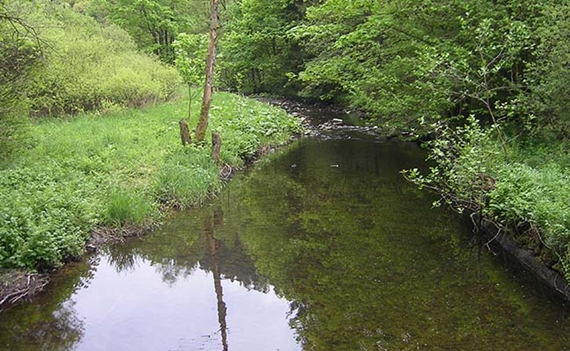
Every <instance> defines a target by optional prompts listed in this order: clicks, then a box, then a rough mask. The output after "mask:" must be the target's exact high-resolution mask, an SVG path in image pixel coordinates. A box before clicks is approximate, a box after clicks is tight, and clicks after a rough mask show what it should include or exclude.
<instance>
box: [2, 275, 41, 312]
mask: <svg viewBox="0 0 570 351" xmlns="http://www.w3.org/2000/svg"><path fill="white" fill-rule="evenodd" d="M48 282H49V277H48V275H47V274H38V273H27V272H25V271H21V270H8V271H3V272H2V271H0V311H3V310H4V309H5V308H6V307H7V306H10V305H13V304H15V303H17V302H19V301H21V300H23V299H26V298H29V297H31V296H33V295H35V294H37V293H38V292H40V291H42V290H43V288H44V287H45V286H46V285H47V283H48Z"/></svg>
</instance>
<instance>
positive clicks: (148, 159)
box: [0, 1, 299, 269]
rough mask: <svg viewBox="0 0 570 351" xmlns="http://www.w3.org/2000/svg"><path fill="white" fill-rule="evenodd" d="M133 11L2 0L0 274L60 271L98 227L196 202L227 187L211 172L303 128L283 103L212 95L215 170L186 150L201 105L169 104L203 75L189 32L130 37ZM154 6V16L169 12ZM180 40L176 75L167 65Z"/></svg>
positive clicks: (132, 222)
mask: <svg viewBox="0 0 570 351" xmlns="http://www.w3.org/2000/svg"><path fill="white" fill-rule="evenodd" d="M184 4H185V2H180V4H179V5H180V8H182V7H184V6H185V5H184ZM131 5H133V4H130V3H129V2H124V3H122V2H117V3H115V2H112V3H111V2H109V3H107V2H102V1H87V2H75V3H65V2H57V1H39V2H34V3H32V2H17V1H0V10H1V11H0V20H1V21H0V41H2V43H3V48H5V49H6V50H2V52H0V61H1V62H2V63H3V65H2V67H0V70H1V71H2V77H1V78H0V79H2V81H1V83H2V85H1V90H0V93H1V95H0V99H1V102H2V105H1V106H2V110H0V122H1V126H2V129H1V133H2V134H1V135H0V142H1V143H2V145H1V146H2V147H1V148H0V150H2V151H1V152H2V153H1V155H0V157H1V159H0V161H1V163H0V268H27V269H42V268H50V267H54V266H58V265H60V264H62V262H64V261H65V260H66V259H67V258H69V257H72V256H75V255H79V254H81V253H82V252H83V250H84V246H85V243H86V241H87V240H88V239H89V236H90V234H91V233H92V232H93V231H94V230H96V229H97V228H101V227H108V228H116V229H119V230H131V229H132V228H144V227H146V226H149V225H151V224H154V223H156V222H157V221H159V215H160V209H161V208H164V207H165V206H166V207H176V208H187V207H190V206H195V205H198V204H201V203H202V202H203V201H205V200H206V199H208V198H209V197H210V196H212V195H213V194H215V193H216V192H217V191H218V190H219V189H220V187H221V186H222V185H223V180H221V178H220V177H219V172H220V167H225V168H224V171H225V172H226V173H227V171H228V169H230V168H235V167H240V166H243V164H244V162H245V160H247V159H250V158H251V157H253V156H254V155H255V154H256V152H257V150H258V149H259V147H260V146H261V145H276V144H282V143H285V142H287V141H288V140H289V139H290V137H291V134H293V133H294V132H296V131H298V130H299V123H298V121H297V120H296V119H294V118H292V117H290V116H288V115H287V114H286V113H285V112H284V111H282V110H279V109H277V108H273V107H271V106H269V105H266V104H262V103H258V102H255V101H252V100H247V99H245V98H242V97H239V96H235V95H230V94H227V93H218V94H216V96H215V98H214V103H213V106H212V108H211V111H210V127H211V128H210V129H211V130H215V131H217V132H218V133H219V134H220V135H221V136H222V139H223V147H222V153H221V160H220V164H216V163H215V162H214V161H213V160H212V159H211V156H210V152H211V151H210V148H209V147H207V146H205V145H208V144H207V143H205V144H204V145H193V146H186V147H184V146H182V145H181V143H180V134H179V130H178V128H179V124H178V121H179V120H180V119H181V118H183V117H186V116H188V115H189V108H190V110H197V109H198V106H197V102H195V101H194V103H192V101H189V102H187V101H178V100H175V101H171V102H168V100H172V98H173V97H177V96H178V95H179V94H178V92H179V91H180V87H181V83H182V82H185V83H187V84H189V86H191V87H193V86H195V85H197V81H198V80H199V79H200V74H199V66H200V62H199V53H197V52H195V51H196V50H198V49H197V48H195V47H192V46H191V45H190V44H192V42H191V41H190V39H191V38H196V35H190V34H188V35H186V37H185V36H184V35H182V34H180V35H179V37H178V44H175V43H174V37H173V36H171V34H164V35H165V36H166V37H167V39H165V40H166V41H163V39H164V38H161V39H160V42H159V43H152V42H151V41H148V38H147V39H144V38H143V37H142V36H140V35H139V36H137V40H138V41H139V42H137V43H135V41H134V40H133V39H132V38H131V36H130V35H129V34H128V33H129V32H131V31H132V30H133V28H132V26H133V25H134V24H135V23H138V22H137V21H136V18H135V17H132V16H134V14H136V13H137V12H136V11H135V10H134V9H130V8H129V7H128V6H131ZM151 5H153V3H152V2H150V1H147V2H145V1H142V2H140V3H138V6H141V7H140V9H143V8H146V7H145V6H151ZM133 6H134V5H133ZM157 6H158V5H157ZM157 6H155V7H152V9H153V11H157V12H156V13H155V15H153V16H155V17H153V18H154V19H155V20H159V19H160V18H158V17H156V16H159V14H160V11H166V12H165V13H168V11H167V10H168V8H167V7H165V6H162V7H161V6H158V7H157ZM141 11H142V10H141ZM180 11H182V10H180ZM180 13H181V12H180ZM88 14H91V15H92V16H88ZM121 16H127V17H121ZM129 16H131V17H129ZM193 18H194V19H195V20H196V23H199V21H198V19H199V18H201V14H195V16H194V17H193ZM171 20H172V21H176V20H177V18H176V16H174V17H172V18H171ZM160 22H161V23H160V26H162V25H167V26H169V24H168V23H166V24H164V23H163V21H160ZM187 22H188V23H190V22H191V21H190V19H188V21H187ZM125 23H128V24H129V26H126V25H125V28H124V29H123V28H121V27H119V26H118V25H124V24H125ZM188 23H187V25H186V27H185V28H189V24H188ZM148 25H149V26H150V24H148ZM156 25H157V26H158V25H159V24H156ZM196 26H198V27H199V25H198V24H197V25H196ZM145 28H146V27H145ZM161 28H162V27H161ZM169 28H170V27H169ZM180 28H182V27H180ZM157 30H158V29H157ZM131 33H133V34H136V33H138V32H131ZM169 33H170V32H169ZM184 38H188V40H184ZM4 44H5V45H4ZM158 44H161V45H162V44H164V45H166V46H167V47H166V48H164V47H162V48H158V47H156V45H158ZM137 45H138V47H137ZM145 45H147V46H148V47H145ZM153 45H154V46H153ZM177 45H178V48H179V50H178V52H177V53H178V57H179V58H178V60H177V61H176V64H177V68H178V70H177V69H176V67H173V66H169V65H168V62H169V61H172V59H173V56H172V55H174V53H175V52H176V51H175V50H174V48H175V47H177ZM189 45H190V46H189ZM149 48H150V50H149ZM141 50H142V51H141ZM143 51H149V52H154V53H155V54H156V55H157V56H152V55H148V54H145V53H144V52H143ZM169 52H170V53H169ZM160 59H162V60H163V61H165V62H161V61H160ZM172 63H173V62H172ZM197 66H198V67H197ZM178 71H180V73H181V74H182V75H181V74H180V73H179V72H178ZM194 90H196V89H194ZM157 102H163V103H162V104H159V105H156V104H155V103H157ZM150 105H152V106H150ZM145 106H146V107H145ZM133 107H135V108H137V109H132V108H133ZM142 107H145V108H142ZM127 108H131V109H127ZM141 108H142V109H141ZM190 115H191V114H190Z"/></svg>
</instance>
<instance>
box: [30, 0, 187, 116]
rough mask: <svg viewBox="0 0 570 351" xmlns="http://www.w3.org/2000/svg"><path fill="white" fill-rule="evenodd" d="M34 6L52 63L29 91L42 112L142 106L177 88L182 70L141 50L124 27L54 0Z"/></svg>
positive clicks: (34, 16)
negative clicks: (87, 14) (138, 49)
mask: <svg viewBox="0 0 570 351" xmlns="http://www.w3.org/2000/svg"><path fill="white" fill-rule="evenodd" d="M29 11H30V12H31V14H30V15H29V17H30V21H34V22H35V23H37V24H38V27H41V28H42V31H41V33H40V34H41V36H42V37H43V38H44V40H45V41H46V42H47V43H49V45H46V47H45V51H46V54H47V55H46V56H47V57H46V67H45V69H44V70H43V71H42V72H41V74H37V75H36V76H35V77H34V79H33V81H32V82H31V86H30V89H29V93H28V95H29V97H30V99H31V102H32V105H31V108H32V110H33V112H34V113H35V114H36V115H63V114H73V113H79V112H84V111H90V110H101V109H104V108H106V107H108V106H115V107H116V106H121V107H133V106H137V107H138V106H143V105H146V104H149V103H153V102H156V101H163V100H165V99H167V98H169V97H170V96H171V95H172V94H174V92H175V90H176V89H177V87H178V84H179V82H180V78H179V76H178V74H177V72H176V70H175V69H173V68H171V67H167V66H166V65H164V64H162V63H160V62H158V61H157V60H155V59H153V58H151V57H149V56H146V55H143V54H140V53H138V52H137V50H136V46H135V44H134V42H133V40H132V39H131V38H130V37H129V35H128V34H127V33H126V32H125V31H123V30H122V29H120V28H118V27H116V26H112V25H109V26H102V25H101V24H99V23H97V22H96V21H95V20H94V19H92V18H90V17H87V16H84V15H81V14H79V13H76V12H74V11H73V10H71V9H68V8H66V7H62V6H58V5H53V4H52V5H46V4H44V6H40V7H39V8H35V7H30V9H29Z"/></svg>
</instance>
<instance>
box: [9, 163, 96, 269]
mask: <svg viewBox="0 0 570 351" xmlns="http://www.w3.org/2000/svg"><path fill="white" fill-rule="evenodd" d="M97 192H98V189H97V184H96V183H94V182H89V183H87V182H82V181H81V178H80V177H79V176H78V172H74V171H72V170H69V169H62V168H59V167H58V166H57V165H54V164H49V163H48V164H43V165H42V166H41V167H39V165H36V166H31V167H22V168H19V169H8V170H4V171H1V176H0V222H1V223H0V267H27V268H37V267H51V266H57V265H59V264H61V262H62V260H63V259H65V258H66V257H69V256H73V255H78V254H80V253H81V252H82V251H83V246H84V242H85V240H86V238H87V237H88V235H89V232H90V230H91V229H92V228H93V226H94V225H95V223H96V222H97V213H98V211H99V208H98V206H100V205H99V204H98V203H96V202H93V201H91V200H92V199H93V198H94V197H96V194H97Z"/></svg>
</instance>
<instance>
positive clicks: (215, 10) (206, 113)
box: [195, 0, 220, 143]
mask: <svg viewBox="0 0 570 351" xmlns="http://www.w3.org/2000/svg"><path fill="white" fill-rule="evenodd" d="M219 7H220V0H212V8H211V10H210V42H209V44H208V57H207V59H206V80H205V82H204V95H203V97H202V109H201V110H200V118H199V120H198V124H197V125H196V130H195V134H196V142H198V143H201V142H203V141H204V138H205V136H206V130H207V129H208V120H209V117H210V105H211V103H212V92H213V89H214V68H215V66H216V43H217V41H218V26H219V22H220V10H219Z"/></svg>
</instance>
